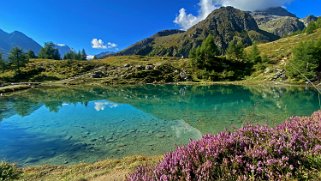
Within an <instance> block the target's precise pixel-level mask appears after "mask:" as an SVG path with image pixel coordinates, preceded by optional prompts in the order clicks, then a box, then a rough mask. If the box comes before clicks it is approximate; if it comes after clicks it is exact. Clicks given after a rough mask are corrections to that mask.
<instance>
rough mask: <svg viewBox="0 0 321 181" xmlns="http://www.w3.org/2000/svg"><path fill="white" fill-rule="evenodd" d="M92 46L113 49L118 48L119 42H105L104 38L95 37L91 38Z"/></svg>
mask: <svg viewBox="0 0 321 181" xmlns="http://www.w3.org/2000/svg"><path fill="white" fill-rule="evenodd" d="M91 47H92V48H94V49H113V48H117V44H116V43H112V42H108V43H107V44H105V43H104V41H103V40H102V39H97V38H94V39H92V40H91Z"/></svg>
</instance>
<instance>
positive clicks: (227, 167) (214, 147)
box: [127, 112, 321, 181]
mask: <svg viewBox="0 0 321 181" xmlns="http://www.w3.org/2000/svg"><path fill="white" fill-rule="evenodd" d="M320 130H321V112H317V113H314V114H313V115H312V116H311V117H293V118H290V119H289V120H287V121H286V122H285V123H283V124H281V125H279V126H277V127H275V128H270V127H268V126H261V125H256V126H254V125H249V126H245V127H244V128H241V129H239V130H237V131H235V132H222V133H220V134H217V135H215V136H213V135H206V136H204V137H203V138H202V139H201V140H199V141H191V143H189V144H188V145H187V146H183V147H179V148H178V149H177V150H176V151H174V152H171V153H168V154H166V155H165V158H164V159H163V160H162V161H161V162H160V163H159V164H158V165H157V166H156V167H155V168H144V167H140V168H138V169H137V171H136V172H135V173H133V174H131V175H129V177H128V178H127V180H130V181H138V180H139V181H140V180H143V181H145V180H146V181H147V180H148V181H150V180H161V181H174V180H191V181H193V180H291V179H298V180H307V179H311V177H312V176H313V175H312V174H313V171H317V170H320V169H321V132H320Z"/></svg>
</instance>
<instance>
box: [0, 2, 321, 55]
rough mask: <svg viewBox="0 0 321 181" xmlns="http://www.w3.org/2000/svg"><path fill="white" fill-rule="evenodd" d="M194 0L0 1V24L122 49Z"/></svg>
mask: <svg viewBox="0 0 321 181" xmlns="http://www.w3.org/2000/svg"><path fill="white" fill-rule="evenodd" d="M199 1H200V0H1V2H0V22H1V24H0V29H3V30H4V31H7V32H12V31H15V30H17V31H21V32H23V33H25V34H27V35H28V36H30V37H31V38H33V39H34V40H36V41H37V42H38V43H40V44H43V43H44V42H47V41H53V42H55V43H61V44H67V45H69V46H70V47H72V48H74V49H76V50H78V49H82V48H85V49H86V51H87V53H88V54H97V53H99V52H103V51H108V50H109V49H95V48H92V44H91V42H92V40H93V39H94V38H97V41H96V43H98V44H99V43H101V42H99V39H101V40H103V41H104V43H105V45H101V44H99V45H101V46H96V48H108V47H110V48H111V49H110V50H115V48H114V49H112V47H115V44H117V48H118V49H123V48H126V47H128V46H129V45H131V44H133V43H135V42H137V41H139V40H141V39H143V38H146V37H148V36H150V35H152V34H154V33H156V32H158V31H160V30H164V29H179V28H181V27H180V26H179V25H177V24H175V23H174V22H173V21H174V19H175V17H176V16H178V14H179V10H180V9H181V8H185V10H186V12H187V13H191V14H193V15H195V16H197V15H198V13H199V9H200V7H199V5H198V3H199ZM238 1H240V0H238ZM244 1H248V2H250V1H251V0H244ZM258 1H260V0H254V2H258ZM261 1H271V0H261ZM284 1H287V0H284ZM285 6H286V7H287V9H288V10H289V11H290V12H293V13H295V14H297V15H298V16H299V17H305V16H307V15H309V14H315V15H318V16H319V15H321V8H320V7H321V1H320V0H293V2H292V3H290V4H286V5H285ZM108 42H110V44H109V45H108Z"/></svg>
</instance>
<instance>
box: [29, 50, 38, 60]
mask: <svg viewBox="0 0 321 181" xmlns="http://www.w3.org/2000/svg"><path fill="white" fill-rule="evenodd" d="M27 57H28V59H29V60H30V59H35V58H37V56H36V55H35V52H33V51H32V50H29V51H28V52H27Z"/></svg>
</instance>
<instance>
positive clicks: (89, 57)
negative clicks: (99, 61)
mask: <svg viewBox="0 0 321 181" xmlns="http://www.w3.org/2000/svg"><path fill="white" fill-rule="evenodd" d="M94 58H95V55H87V60H92V59H94Z"/></svg>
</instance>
